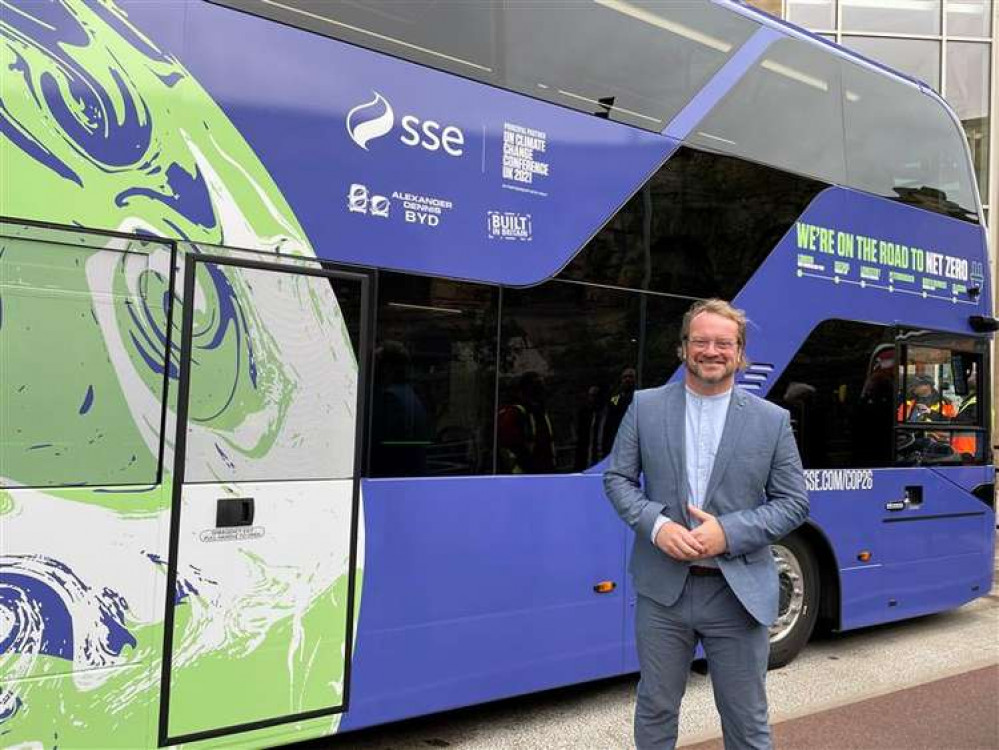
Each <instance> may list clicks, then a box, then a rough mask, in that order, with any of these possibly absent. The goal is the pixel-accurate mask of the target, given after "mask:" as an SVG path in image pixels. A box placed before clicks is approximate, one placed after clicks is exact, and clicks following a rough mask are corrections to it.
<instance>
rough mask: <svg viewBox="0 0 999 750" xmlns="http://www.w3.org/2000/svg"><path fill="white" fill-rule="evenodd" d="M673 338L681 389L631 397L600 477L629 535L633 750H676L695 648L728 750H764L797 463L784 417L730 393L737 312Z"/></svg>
mask: <svg viewBox="0 0 999 750" xmlns="http://www.w3.org/2000/svg"><path fill="white" fill-rule="evenodd" d="M680 339H681V344H680V349H679V355H680V358H681V359H682V360H683V362H684V364H685V365H686V369H685V372H684V380H683V382H682V383H670V384H668V385H665V386H662V387H661V388H654V389H650V390H644V391H639V392H638V393H637V394H636V396H635V399H634V401H633V402H632V405H631V407H630V408H629V409H628V412H627V414H626V415H625V417H624V419H623V420H622V422H621V427H620V430H619V431H618V434H617V439H616V441H615V443H614V450H613V452H612V453H611V457H610V463H609V466H608V469H607V471H606V473H605V474H604V487H605V489H606V492H607V496H608V497H609V498H610V500H611V502H612V503H613V504H614V507H615V509H616V510H617V512H618V514H619V515H620V516H621V518H622V519H623V520H624V521H625V522H626V523H627V524H628V525H629V526H631V527H632V529H634V531H635V534H636V538H635V545H634V550H633V554H632V558H631V574H632V576H633V577H634V580H635V589H636V591H637V592H638V603H637V611H636V613H635V629H636V636H637V638H636V640H637V644H638V658H639V663H640V666H641V670H642V676H641V681H640V682H639V685H638V701H637V705H636V707H635V744H636V746H637V747H638V750H659V749H660V748H673V747H675V746H676V739H677V730H678V727H677V719H678V716H679V708H680V700H681V699H682V697H683V693H684V690H685V689H686V685H687V674H688V672H689V667H690V661H691V659H692V658H693V654H694V648H695V646H696V644H697V641H698V640H700V641H701V643H702V644H703V646H704V652H705V654H706V656H707V659H708V665H709V667H710V669H711V680H712V685H713V688H714V694H715V706H716V707H717V709H718V713H719V715H720V716H721V722H722V731H723V733H724V737H725V747H726V750H732V749H733V748H770V747H771V741H770V728H769V726H768V723H767V697H766V688H765V679H766V670H767V658H768V654H769V637H768V631H767V626H768V625H769V624H771V623H772V622H773V621H774V620H775V619H776V617H777V604H778V582H777V570H776V567H775V565H774V561H773V557H772V555H771V554H770V547H769V545H770V544H771V543H772V542H775V541H777V540H778V539H780V538H781V537H783V536H785V535H786V534H788V533H789V532H791V531H792V530H793V529H795V528H797V527H798V526H799V525H801V524H802V523H803V522H804V520H805V518H806V516H807V515H808V496H807V494H806V492H805V482H804V476H803V472H802V468H801V459H800V458H799V457H798V450H797V448H796V446H795V443H794V437H793V435H792V433H791V427H790V420H789V416H788V413H787V412H786V411H785V410H783V409H781V408H779V407H777V406H775V405H773V404H771V403H769V402H767V401H764V400H762V399H760V398H757V397H756V396H753V395H750V394H749V393H746V392H745V391H743V390H741V389H739V388H736V387H735V372H736V369H738V368H743V367H745V366H746V359H745V346H746V317H745V315H744V314H743V312H742V311H741V310H736V309H735V308H733V307H732V306H731V305H729V304H728V303H727V302H724V301H722V300H717V299H712V300H706V301H701V302H697V303H695V304H694V305H693V307H691V308H690V310H688V311H687V313H686V315H684V318H683V326H682V329H681V336H680ZM643 474H644V479H645V481H644V486H643V484H642V483H641V481H640V478H641V476H642V475H643Z"/></svg>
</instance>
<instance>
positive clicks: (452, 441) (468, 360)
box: [369, 272, 499, 477]
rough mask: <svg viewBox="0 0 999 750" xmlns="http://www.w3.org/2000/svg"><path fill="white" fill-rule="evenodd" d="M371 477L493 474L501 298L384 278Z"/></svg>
mask: <svg viewBox="0 0 999 750" xmlns="http://www.w3.org/2000/svg"><path fill="white" fill-rule="evenodd" d="M378 297H379V302H378V322H377V326H378V330H377V334H376V342H375V367H374V389H373V394H372V404H371V431H370V455H369V461H370V471H369V473H370V475H371V476H375V477H400V476H440V475H456V474H462V475H469V474H491V473H492V471H493V460H492V456H493V404H494V400H495V388H496V383H495V377H496V310H497V304H498V297H499V291H498V289H497V288H496V287H490V286H486V285H484V284H462V283H457V282H453V281H448V280H445V279H432V278H428V277H423V276H410V275H407V274H399V273H385V272H383V273H381V274H380V275H379V280H378Z"/></svg>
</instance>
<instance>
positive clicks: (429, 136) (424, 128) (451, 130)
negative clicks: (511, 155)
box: [347, 91, 465, 156]
mask: <svg viewBox="0 0 999 750" xmlns="http://www.w3.org/2000/svg"><path fill="white" fill-rule="evenodd" d="M372 93H373V94H374V95H375V98H374V99H372V100H371V101H370V102H365V103H364V104H359V105H358V106H356V107H354V108H353V109H352V110H350V112H348V113H347V134H348V135H349V136H350V139H351V140H352V141H354V143H356V144H357V145H358V146H360V147H361V148H363V149H364V150H365V151H367V150H368V144H369V143H370V142H371V141H373V140H375V139H376V138H381V137H382V136H385V135H388V134H389V133H391V132H392V128H393V126H394V125H395V111H394V110H393V109H392V105H391V104H389V102H388V99H386V98H385V97H384V96H382V95H381V94H379V93H378V92H377V91H374V92H372ZM399 125H400V126H401V127H402V131H403V133H402V135H401V136H400V137H399V141H400V142H401V143H402V144H403V145H405V146H410V147H413V146H420V147H421V148H425V149H426V150H427V151H441V150H443V151H444V153H445V154H447V155H448V156H461V155H462V154H463V153H464V150H463V146H464V145H465V134H464V133H463V132H462V131H461V128H459V127H458V126H456V125H441V124H440V123H439V122H437V121H436V120H420V118H419V117H416V116H415V115H403V117H402V119H401V120H400V121H399Z"/></svg>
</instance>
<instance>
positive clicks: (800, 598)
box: [768, 534, 819, 669]
mask: <svg viewBox="0 0 999 750" xmlns="http://www.w3.org/2000/svg"><path fill="white" fill-rule="evenodd" d="M771 552H772V553H773V556H774V562H775V563H777V575H778V576H779V581H780V583H779V585H780V604H779V605H778V612H777V621H776V622H775V623H774V624H773V625H771V626H770V661H769V663H768V666H769V668H770V669H779V668H780V667H783V666H784V665H786V664H790V663H791V661H793V660H794V657H796V656H797V655H798V654H799V653H800V652H801V649H803V648H804V647H805V644H806V643H808V639H809V638H811V636H812V630H814V629H815V620H816V619H817V617H818V614H819V568H818V564H817V563H816V561H815V555H814V554H813V553H812V551H811V549H809V547H808V545H807V544H806V543H805V541H804V540H803V539H802V538H801V536H799V535H798V534H790V535H789V536H786V537H784V538H783V539H781V540H780V541H779V542H777V543H776V544H775V545H773V546H772V547H771Z"/></svg>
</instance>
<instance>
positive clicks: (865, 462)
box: [767, 320, 895, 469]
mask: <svg viewBox="0 0 999 750" xmlns="http://www.w3.org/2000/svg"><path fill="white" fill-rule="evenodd" d="M892 341H893V338H892V335H891V331H890V329H888V328H885V327H884V326H877V325H871V324H868V323H855V322H852V321H847V320H827V321H825V322H824V323H821V324H820V325H818V326H817V327H816V328H815V330H814V331H812V333H811V334H810V335H809V337H808V339H807V340H806V341H805V343H804V344H803V345H802V347H801V349H800V350H798V353H797V354H796V355H795V357H794V359H793V360H792V361H791V363H790V364H789V365H788V366H787V368H786V369H785V370H784V372H783V374H782V375H781V377H780V379H779V380H778V381H777V382H776V383H775V384H774V386H773V388H771V389H770V393H769V395H768V396H767V398H768V399H769V400H770V401H773V402H774V403H776V404H778V405H780V406H783V407H784V408H785V409H787V410H788V411H789V412H790V413H791V426H792V429H793V430H794V434H795V438H796V440H797V442H798V449H799V451H800V453H801V460H802V463H803V464H804V466H805V468H807V469H839V468H873V467H877V466H888V465H890V464H891V413H892V406H893V400H894V395H893V394H894V392H895V388H894V382H893V379H894V367H895V345H894V343H892Z"/></svg>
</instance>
